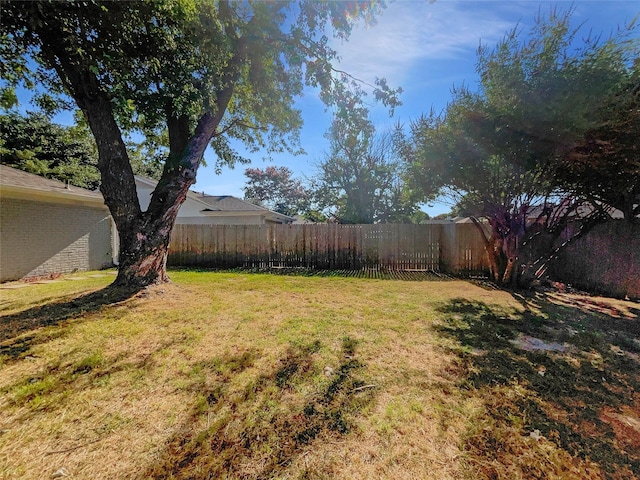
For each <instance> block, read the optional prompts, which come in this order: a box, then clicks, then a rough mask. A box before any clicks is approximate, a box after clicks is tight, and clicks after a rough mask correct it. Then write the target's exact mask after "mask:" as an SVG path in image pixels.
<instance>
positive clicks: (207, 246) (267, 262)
mask: <svg viewBox="0 0 640 480" xmlns="http://www.w3.org/2000/svg"><path fill="white" fill-rule="evenodd" d="M168 263H169V264H170V265H175V266H200V267H222V268H237V267H252V268H274V267H305V268H310V269H352V270H360V269H369V270H403V271H411V270H424V271H435V272H445V273H451V274H456V275H475V274H482V273H485V272H486V271H487V269H488V264H487V259H486V253H485V250H484V245H483V243H482V239H481V237H480V235H479V233H478V232H477V230H476V228H475V226H474V225H472V224H453V223H452V224H432V225H404V224H383V225H333V224H322V225H176V226H175V227H174V230H173V233H172V240H171V244H170V247H169V258H168Z"/></svg>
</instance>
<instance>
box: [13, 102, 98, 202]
mask: <svg viewBox="0 0 640 480" xmlns="http://www.w3.org/2000/svg"><path fill="white" fill-rule="evenodd" d="M0 155H1V156H2V163H4V164H5V165H9V166H12V167H14V168H18V169H20V170H24V171H26V172H29V173H34V174H36V175H41V176H43V177H47V178H54V179H56V180H60V181H62V182H69V183H70V184H72V185H75V186H77V187H83V188H88V189H90V190H94V189H96V188H97V187H98V185H99V184H100V172H99V171H98V168H97V164H98V155H97V152H96V148H95V142H94V141H93V138H92V137H91V136H90V134H89V135H87V132H86V131H84V130H83V129H82V127H64V126H61V125H56V124H55V123H51V121H49V119H48V118H47V117H46V116H45V115H44V114H36V113H29V114H27V115H20V114H18V113H17V112H9V113H7V114H2V115H0Z"/></svg>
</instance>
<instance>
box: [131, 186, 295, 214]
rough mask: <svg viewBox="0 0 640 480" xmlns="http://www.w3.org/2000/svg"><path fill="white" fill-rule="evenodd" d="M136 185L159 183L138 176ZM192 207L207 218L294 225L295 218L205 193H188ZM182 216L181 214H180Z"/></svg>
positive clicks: (228, 197)
mask: <svg viewBox="0 0 640 480" xmlns="http://www.w3.org/2000/svg"><path fill="white" fill-rule="evenodd" d="M136 183H137V184H139V185H141V186H144V187H146V188H148V189H154V188H155V187H156V185H157V183H158V182H156V181H155V180H152V179H150V178H145V177H141V176H138V175H136ZM187 199H188V200H189V201H190V202H191V204H190V205H195V206H198V208H200V212H199V213H200V214H201V215H203V216H206V217H229V216H238V217H242V216H256V215H259V216H261V217H264V219H265V220H269V221H272V222H276V223H292V222H293V221H294V218H292V217H289V216H287V215H282V214H281V213H278V212H274V211H271V210H269V209H268V208H265V207H261V206H259V205H254V204H252V203H249V202H247V201H245V200H242V199H240V198H237V197H234V196H231V195H208V194H206V193H204V192H194V191H192V190H189V191H188V192H187ZM178 216H180V213H178Z"/></svg>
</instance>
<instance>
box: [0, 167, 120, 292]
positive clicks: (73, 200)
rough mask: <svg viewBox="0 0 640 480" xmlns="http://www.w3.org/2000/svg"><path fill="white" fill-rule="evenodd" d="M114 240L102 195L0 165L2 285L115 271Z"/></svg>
mask: <svg viewBox="0 0 640 480" xmlns="http://www.w3.org/2000/svg"><path fill="white" fill-rule="evenodd" d="M116 238H117V236H116V235H115V227H114V226H113V222H112V220H111V216H110V215H109V210H108V209H107V207H106V205H105V204H104V199H103V198H102V195H101V194H100V193H99V192H92V191H89V190H85V189H83V188H79V187H74V186H68V185H65V184H64V183H61V182H58V181H55V180H50V179H47V178H43V177H40V176H37V175H32V174H30V173H26V172H23V171H21V170H16V169H14V168H11V167H8V166H6V165H0V281H8V280H16V279H20V278H23V277H33V276H42V275H49V274H51V273H68V272H73V271H77V270H78V271H80V270H94V269H100V268H104V267H108V266H111V265H113V263H114V252H117V246H116V243H115V242H116V241H117V240H116Z"/></svg>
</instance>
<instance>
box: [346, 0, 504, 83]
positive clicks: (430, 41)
mask: <svg viewBox="0 0 640 480" xmlns="http://www.w3.org/2000/svg"><path fill="white" fill-rule="evenodd" d="M487 5H488V4H487V3H485V4H484V8H483V9H482V13H481V14H480V11H479V10H478V9H477V8H474V7H475V5H474V2H435V3H429V2H426V1H424V0H423V1H398V2H394V3H391V4H389V5H388V6H387V8H386V9H385V10H384V11H383V12H382V15H380V16H379V17H378V20H377V24H375V25H373V26H371V27H369V28H365V27H363V26H358V27H356V28H355V29H354V30H353V32H352V35H351V37H350V39H349V41H348V42H345V43H343V44H338V45H336V48H337V50H338V51H339V53H340V55H341V57H342V61H341V63H340V68H341V69H343V70H345V71H347V72H349V73H350V74H352V75H353V76H354V77H356V78H359V79H361V80H364V81H367V82H372V81H373V80H374V79H375V77H385V78H387V80H389V82H390V83H391V84H392V85H397V84H402V83H404V82H405V81H406V80H407V79H408V78H407V77H408V76H409V74H410V72H411V70H412V69H414V68H417V67H419V66H420V65H424V66H426V67H428V65H429V61H438V60H448V59H457V58H462V57H468V56H469V55H472V56H473V53H474V52H475V50H476V48H477V47H478V45H479V42H480V40H481V39H482V41H483V42H485V43H487V42H488V43H490V44H491V43H495V42H496V41H497V40H499V39H500V38H501V37H502V36H503V35H504V33H505V31H507V30H508V29H510V28H512V27H513V26H514V24H513V21H512V20H511V21H509V20H506V19H505V18H501V17H500V16H499V15H498V13H497V12H496V11H495V9H488V8H486V7H487Z"/></svg>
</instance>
